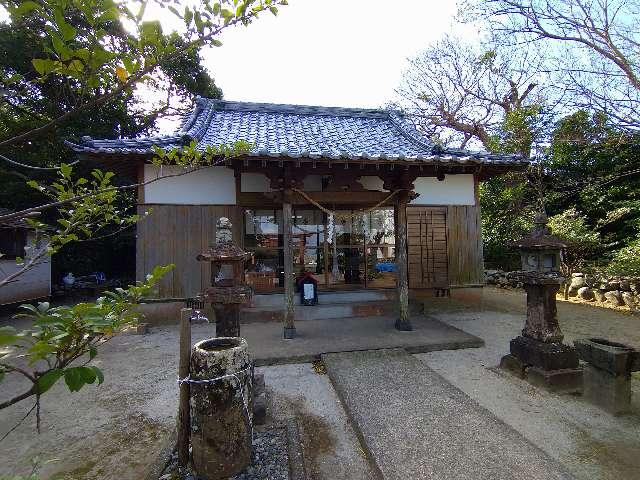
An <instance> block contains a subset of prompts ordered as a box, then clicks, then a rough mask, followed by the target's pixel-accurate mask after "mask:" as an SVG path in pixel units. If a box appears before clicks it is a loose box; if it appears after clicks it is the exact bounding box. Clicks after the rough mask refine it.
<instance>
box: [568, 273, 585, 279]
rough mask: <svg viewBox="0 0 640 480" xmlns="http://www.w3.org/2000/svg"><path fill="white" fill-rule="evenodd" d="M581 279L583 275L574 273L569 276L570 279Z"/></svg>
mask: <svg viewBox="0 0 640 480" xmlns="http://www.w3.org/2000/svg"><path fill="white" fill-rule="evenodd" d="M581 277H584V273H579V272H576V273H572V274H571V278H581Z"/></svg>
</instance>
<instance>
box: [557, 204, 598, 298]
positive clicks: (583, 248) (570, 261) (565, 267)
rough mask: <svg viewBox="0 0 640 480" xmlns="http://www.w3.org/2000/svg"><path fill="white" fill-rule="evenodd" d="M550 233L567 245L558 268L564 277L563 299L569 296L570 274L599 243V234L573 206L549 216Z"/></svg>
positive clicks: (595, 249)
mask: <svg viewBox="0 0 640 480" xmlns="http://www.w3.org/2000/svg"><path fill="white" fill-rule="evenodd" d="M548 225H549V228H550V229H551V233H552V234H553V235H555V236H556V237H558V238H560V239H561V240H562V241H563V242H564V243H565V244H566V245H567V246H566V248H564V249H563V250H562V254H561V265H560V270H561V272H562V274H563V275H564V277H565V278H566V281H565V285H564V299H565V300H567V299H568V298H569V287H570V285H571V275H572V274H573V273H574V272H576V271H577V270H578V269H579V268H581V267H582V266H583V265H584V262H585V260H586V259H587V258H588V257H589V256H591V255H593V254H594V253H595V252H596V251H597V249H598V247H599V245H600V235H598V233H597V232H595V231H593V230H592V229H591V228H590V227H589V226H588V225H587V223H586V220H585V218H584V216H582V215H580V214H579V213H578V211H577V210H576V209H575V208H570V209H568V210H566V211H564V212H562V213H559V214H558V215H554V216H553V217H550V218H549V222H548Z"/></svg>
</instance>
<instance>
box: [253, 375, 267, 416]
mask: <svg viewBox="0 0 640 480" xmlns="http://www.w3.org/2000/svg"><path fill="white" fill-rule="evenodd" d="M266 419H267V394H266V390H265V385H264V374H262V373H256V374H255V375H254V377H253V424H254V425H264V424H265V422H266Z"/></svg>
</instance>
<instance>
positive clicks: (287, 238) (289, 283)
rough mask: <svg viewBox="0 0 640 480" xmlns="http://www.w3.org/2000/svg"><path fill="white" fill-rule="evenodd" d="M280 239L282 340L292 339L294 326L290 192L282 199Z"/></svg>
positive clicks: (285, 193) (294, 331) (287, 191)
mask: <svg viewBox="0 0 640 480" xmlns="http://www.w3.org/2000/svg"><path fill="white" fill-rule="evenodd" d="M282 234H283V235H282V238H283V244H284V245H283V248H284V338H294V337H295V335H296V325H295V322H294V319H293V313H294V307H293V294H294V285H293V280H294V277H293V251H292V250H293V246H292V244H291V190H285V191H284V195H283V197H282Z"/></svg>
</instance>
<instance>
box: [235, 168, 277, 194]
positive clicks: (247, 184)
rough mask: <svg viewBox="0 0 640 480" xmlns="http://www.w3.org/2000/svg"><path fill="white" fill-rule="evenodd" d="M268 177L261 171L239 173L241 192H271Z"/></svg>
mask: <svg viewBox="0 0 640 480" xmlns="http://www.w3.org/2000/svg"><path fill="white" fill-rule="evenodd" d="M270 183H271V182H269V179H268V178H267V176H266V175H263V174H262V173H244V172H243V173H242V174H241V175H240V191H241V192H271V191H272V189H271V186H270Z"/></svg>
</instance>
